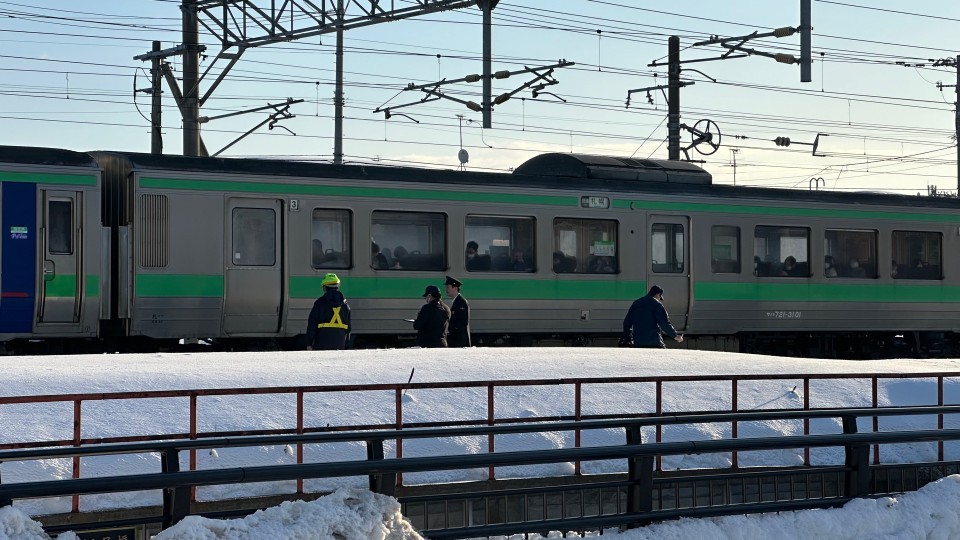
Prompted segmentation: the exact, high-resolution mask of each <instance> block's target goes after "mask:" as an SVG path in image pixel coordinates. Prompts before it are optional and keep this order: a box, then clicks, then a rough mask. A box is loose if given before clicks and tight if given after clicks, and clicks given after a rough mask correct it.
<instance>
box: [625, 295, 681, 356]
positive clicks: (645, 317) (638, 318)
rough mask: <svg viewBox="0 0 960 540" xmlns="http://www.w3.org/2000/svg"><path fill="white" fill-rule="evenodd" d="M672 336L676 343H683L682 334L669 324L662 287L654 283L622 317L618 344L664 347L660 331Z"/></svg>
mask: <svg viewBox="0 0 960 540" xmlns="http://www.w3.org/2000/svg"><path fill="white" fill-rule="evenodd" d="M661 332H662V333H664V334H666V335H667V336H669V337H671V338H673V340H674V341H676V342H677V343H683V336H681V335H679V334H677V331H676V330H675V329H674V328H673V325H672V324H670V317H669V316H668V315H667V310H666V308H664V307H663V289H661V288H660V287H658V286H656V285H654V286H653V287H650V292H648V293H647V295H646V296H644V297H643V298H639V299H637V300H636V301H634V302H633V305H631V306H630V310H629V311H627V316H626V317H625V318H624V319H623V337H622V338H620V344H621V345H623V346H629V345H630V344H632V345H633V346H634V347H640V348H645V349H665V348H666V345H664V344H663V338H661V337H660V333H661Z"/></svg>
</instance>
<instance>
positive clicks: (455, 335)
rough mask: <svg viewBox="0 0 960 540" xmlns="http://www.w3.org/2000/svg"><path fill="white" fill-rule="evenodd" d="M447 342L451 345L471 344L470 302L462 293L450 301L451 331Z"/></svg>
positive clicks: (465, 345)
mask: <svg viewBox="0 0 960 540" xmlns="http://www.w3.org/2000/svg"><path fill="white" fill-rule="evenodd" d="M447 344H448V345H450V346H451V347H469V346H470V304H468V303H467V299H466V298H464V297H463V295H462V294H458V295H457V297H456V298H454V299H453V302H451V303H450V331H449V332H448V333H447Z"/></svg>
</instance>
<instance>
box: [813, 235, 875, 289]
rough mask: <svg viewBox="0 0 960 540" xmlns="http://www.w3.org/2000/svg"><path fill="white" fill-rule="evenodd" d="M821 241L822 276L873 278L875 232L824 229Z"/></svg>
mask: <svg viewBox="0 0 960 540" xmlns="http://www.w3.org/2000/svg"><path fill="white" fill-rule="evenodd" d="M823 242H824V243H823V254H824V257H823V275H824V276H825V277H828V278H875V277H877V270H878V268H877V231H855V230H844V229H827V230H826V232H825V233H824V238H823Z"/></svg>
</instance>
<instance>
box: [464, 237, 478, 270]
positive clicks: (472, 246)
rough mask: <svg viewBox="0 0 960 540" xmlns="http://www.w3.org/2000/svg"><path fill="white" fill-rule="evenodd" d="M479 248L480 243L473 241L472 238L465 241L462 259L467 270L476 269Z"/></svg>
mask: <svg viewBox="0 0 960 540" xmlns="http://www.w3.org/2000/svg"><path fill="white" fill-rule="evenodd" d="M479 250H480V245H479V244H477V243H476V242H474V241H473V240H471V241H469V242H467V249H465V250H463V259H464V264H465V265H466V267H467V270H477V268H476V264H477V251H479Z"/></svg>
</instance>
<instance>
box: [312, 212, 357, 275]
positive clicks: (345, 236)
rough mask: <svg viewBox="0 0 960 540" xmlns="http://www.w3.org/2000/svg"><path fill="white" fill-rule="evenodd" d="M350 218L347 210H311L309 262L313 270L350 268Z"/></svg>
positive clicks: (351, 228)
mask: <svg viewBox="0 0 960 540" xmlns="http://www.w3.org/2000/svg"><path fill="white" fill-rule="evenodd" d="M352 217H353V216H352V215H351V213H350V211H349V210H327V209H323V208H314V209H313V215H312V217H311V220H310V253H311V261H310V262H311V265H312V266H313V267H314V268H350V262H351V260H352V258H351V256H350V246H351V245H352V242H351V239H350V231H352V230H353V227H352V221H353V220H352Z"/></svg>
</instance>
